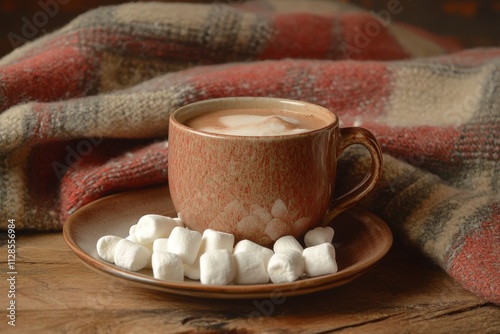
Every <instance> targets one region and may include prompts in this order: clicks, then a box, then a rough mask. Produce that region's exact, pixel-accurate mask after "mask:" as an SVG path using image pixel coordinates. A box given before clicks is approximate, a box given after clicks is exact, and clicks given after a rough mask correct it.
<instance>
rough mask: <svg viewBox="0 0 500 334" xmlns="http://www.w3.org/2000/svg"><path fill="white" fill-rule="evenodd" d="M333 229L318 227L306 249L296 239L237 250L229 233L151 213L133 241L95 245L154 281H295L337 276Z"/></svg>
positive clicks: (104, 240)
mask: <svg viewBox="0 0 500 334" xmlns="http://www.w3.org/2000/svg"><path fill="white" fill-rule="evenodd" d="M333 233H334V231H333V229H332V228H331V227H316V228H314V229H313V230H310V231H309V232H307V233H306V235H305V236H304V244H305V245H306V248H305V249H304V248H303V247H302V246H301V244H300V243H299V242H298V241H297V240H296V239H295V238H294V237H293V236H290V235H288V236H283V237H281V238H279V239H278V240H276V241H275V243H274V245H273V250H271V249H269V248H266V247H263V246H260V245H258V244H257V243H255V242H252V241H250V240H241V241H239V242H238V243H237V244H236V245H234V236H233V235H232V234H230V233H225V232H219V231H215V230H212V229H207V230H205V231H204V232H203V234H201V233H200V232H198V231H194V230H191V229H189V228H187V227H185V226H184V224H183V222H182V219H181V218H180V217H176V218H171V217H166V216H161V215H154V214H148V215H145V216H142V217H141V218H140V219H139V221H138V222H137V224H135V225H132V226H131V228H130V231H129V236H128V237H126V238H120V237H117V236H112V235H107V236H103V237H101V238H100V239H99V240H98V241H97V253H98V254H99V256H100V257H101V258H103V259H104V260H105V261H108V262H111V263H114V264H115V265H117V266H118V267H120V268H123V269H127V270H131V271H139V270H141V269H152V271H153V275H154V277H155V278H156V279H161V280H173V281H182V280H184V277H188V278H190V279H193V280H200V282H201V283H202V284H208V285H226V284H262V283H268V282H269V281H271V282H273V283H286V282H293V281H295V280H297V279H298V278H300V277H301V276H303V275H304V274H305V275H307V277H315V276H321V275H326V274H332V273H335V272H337V270H338V269H337V262H336V260H335V248H334V247H333V245H332V240H333Z"/></svg>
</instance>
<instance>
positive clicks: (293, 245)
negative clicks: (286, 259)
mask: <svg viewBox="0 0 500 334" xmlns="http://www.w3.org/2000/svg"><path fill="white" fill-rule="evenodd" d="M287 249H291V250H294V251H297V252H299V253H302V251H303V250H304V248H303V247H302V245H301V244H300V243H299V242H298V241H297V239H295V238H294V237H293V236H291V235H285V236H283V237H281V238H279V239H278V240H276V241H275V243H274V245H273V250H274V252H275V253H277V252H280V251H284V250H287Z"/></svg>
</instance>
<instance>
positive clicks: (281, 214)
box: [271, 199, 288, 218]
mask: <svg viewBox="0 0 500 334" xmlns="http://www.w3.org/2000/svg"><path fill="white" fill-rule="evenodd" d="M287 213H288V208H287V207H286V204H285V202H283V201H282V200H281V199H277V200H276V202H274V204H273V207H272V208H271V214H272V215H273V217H275V218H285V216H286V214H287Z"/></svg>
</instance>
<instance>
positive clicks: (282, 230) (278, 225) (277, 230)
mask: <svg viewBox="0 0 500 334" xmlns="http://www.w3.org/2000/svg"><path fill="white" fill-rule="evenodd" d="M288 232H290V231H289V230H288V224H287V223H286V222H285V221H283V220H281V219H280V218H273V219H272V220H271V221H270V222H269V223H268V224H267V226H266V229H265V233H266V234H267V235H268V236H269V238H271V240H273V241H275V240H277V239H278V238H279V237H282V236H284V235H287V234H288Z"/></svg>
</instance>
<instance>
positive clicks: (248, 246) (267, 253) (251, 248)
mask: <svg viewBox="0 0 500 334" xmlns="http://www.w3.org/2000/svg"><path fill="white" fill-rule="evenodd" d="M240 252H248V253H251V254H254V256H255V257H258V258H260V259H261V260H262V262H263V263H264V267H266V268H267V264H268V263H269V259H271V256H273V254H274V252H273V251H272V250H271V249H269V248H267V247H264V246H261V245H259V244H257V243H255V242H253V241H250V240H247V239H244V240H240V241H238V243H237V244H236V245H235V246H234V249H233V254H236V253H240Z"/></svg>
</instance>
